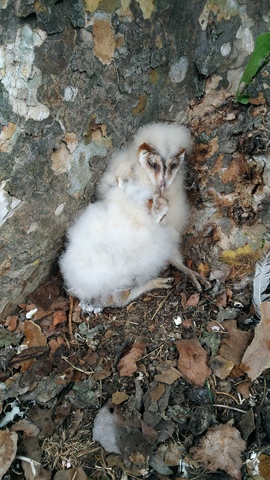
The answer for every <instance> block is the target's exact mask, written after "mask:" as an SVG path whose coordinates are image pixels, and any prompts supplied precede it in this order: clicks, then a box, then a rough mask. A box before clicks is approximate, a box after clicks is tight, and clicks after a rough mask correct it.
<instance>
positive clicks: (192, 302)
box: [186, 293, 200, 307]
mask: <svg viewBox="0 0 270 480" xmlns="http://www.w3.org/2000/svg"><path fill="white" fill-rule="evenodd" d="M199 300H200V294H199V293H193V294H192V295H190V297H189V298H188V299H187V301H186V307H197V305H198V302H199Z"/></svg>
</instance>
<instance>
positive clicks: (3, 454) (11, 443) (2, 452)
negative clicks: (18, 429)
mask: <svg viewBox="0 0 270 480" xmlns="http://www.w3.org/2000/svg"><path fill="white" fill-rule="evenodd" d="M17 440H18V435H17V433H15V432H9V431H8V430H0V478H3V476H4V474H5V473H6V472H7V470H8V469H9V467H10V465H11V464H12V462H13V460H14V458H15V455H16V452H17Z"/></svg>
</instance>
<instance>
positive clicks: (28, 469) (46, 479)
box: [22, 459, 51, 480]
mask: <svg viewBox="0 0 270 480" xmlns="http://www.w3.org/2000/svg"><path fill="white" fill-rule="evenodd" d="M30 461H31V459H29V462H22V467H23V471H24V478H25V480H37V479H38V480H50V479H51V472H48V471H47V470H45V468H43V467H42V466H41V465H39V464H34V468H35V470H34V471H33V466H32V465H31V463H30Z"/></svg>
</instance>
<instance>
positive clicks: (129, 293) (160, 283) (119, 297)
mask: <svg viewBox="0 0 270 480" xmlns="http://www.w3.org/2000/svg"><path fill="white" fill-rule="evenodd" d="M173 281H174V278H173V277H169V278H160V277H158V278H153V279H152V280H150V281H149V282H147V283H145V284H144V285H141V286H135V287H132V288H131V289H128V290H115V291H114V292H113V293H112V295H111V296H110V299H111V301H112V303H110V306H112V307H124V306H125V305H128V304H129V303H130V302H132V300H135V298H137V297H139V296H140V295H142V294H143V293H146V292H150V290H155V289H156V288H172V284H173ZM107 300H108V299H107ZM107 306H109V305H108V304H107Z"/></svg>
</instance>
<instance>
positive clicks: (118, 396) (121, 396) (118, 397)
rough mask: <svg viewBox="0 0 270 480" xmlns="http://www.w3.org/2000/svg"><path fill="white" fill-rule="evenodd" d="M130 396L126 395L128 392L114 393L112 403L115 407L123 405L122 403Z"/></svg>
mask: <svg viewBox="0 0 270 480" xmlns="http://www.w3.org/2000/svg"><path fill="white" fill-rule="evenodd" d="M128 398H129V396H128V395H127V394H126V392H114V393H113V394H112V402H113V403H114V404H115V405H121V403H123V402H125V401H126V400H127V399H128Z"/></svg>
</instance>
